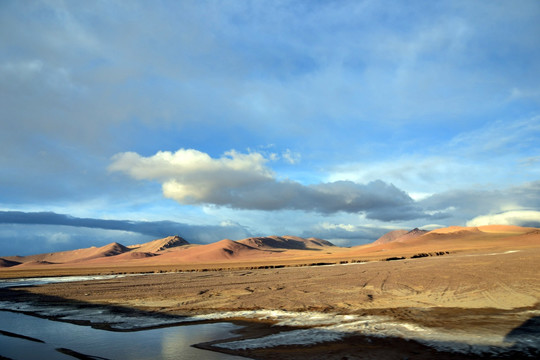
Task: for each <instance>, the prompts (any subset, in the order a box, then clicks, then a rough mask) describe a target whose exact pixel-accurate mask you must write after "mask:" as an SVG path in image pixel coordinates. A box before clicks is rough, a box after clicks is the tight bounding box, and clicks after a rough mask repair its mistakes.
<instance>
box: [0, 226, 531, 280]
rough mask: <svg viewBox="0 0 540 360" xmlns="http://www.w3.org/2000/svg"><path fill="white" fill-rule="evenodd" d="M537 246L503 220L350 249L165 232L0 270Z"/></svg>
mask: <svg viewBox="0 0 540 360" xmlns="http://www.w3.org/2000/svg"><path fill="white" fill-rule="evenodd" d="M539 245H540V229H536V228H525V227H517V226H502V225H490V226H480V227H455V226H453V227H448V228H441V229H436V230H432V231H425V230H419V229H413V230H410V231H407V230H396V231H391V232H389V233H387V234H385V235H383V236H382V237H381V238H379V239H377V240H376V241H375V242H373V243H371V244H367V245H362V246H355V247H352V248H343V247H338V246H334V245H333V244H332V243H331V242H328V241H326V240H322V239H317V238H307V239H305V238H301V237H295V236H266V237H252V238H247V239H242V240H238V241H233V240H229V239H225V240H221V241H218V242H215V243H211V244H205V245H199V244H189V243H188V242H187V241H186V240H184V239H182V238H181V237H179V236H170V237H166V238H163V239H157V240H153V241H150V242H148V243H145V244H140V245H133V246H129V247H126V246H123V245H121V244H118V243H112V244H108V245H105V246H102V247H98V248H96V247H92V248H87V249H78V250H72V251H64V252H57V253H49V254H39V255H31V256H25V257H20V256H14V257H3V258H1V259H0V269H1V270H2V271H12V270H13V271H15V270H16V269H21V270H22V269H31V268H35V269H41V270H40V271H43V269H49V268H50V269H53V268H62V269H67V268H70V269H75V268H108V267H114V268H119V267H145V268H160V269H161V268H166V269H169V268H171V269H178V268H181V269H190V268H193V269H195V268H200V267H201V266H202V265H204V266H205V267H217V268H221V267H234V266H248V265H249V264H251V265H253V264H255V265H257V264H258V265H257V266H262V265H272V266H273V265H280V264H285V265H291V264H316V263H317V264H318V263H339V262H356V261H371V260H386V259H405V258H407V259H408V258H415V257H417V256H420V255H421V256H436V255H442V254H444V255H447V254H459V253H469V254H474V253H479V252H485V253H488V252H505V251H517V250H522V249H527V248H530V247H538V246H539ZM201 264H202V265H201ZM251 265H249V266H251ZM173 266H174V268H173Z"/></svg>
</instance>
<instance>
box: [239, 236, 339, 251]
mask: <svg viewBox="0 0 540 360" xmlns="http://www.w3.org/2000/svg"><path fill="white" fill-rule="evenodd" d="M237 242H238V243H241V244H244V245H248V246H251V247H254V248H256V249H265V250H271V249H287V250H320V249H321V248H324V247H331V246H335V245H334V244H332V243H331V242H330V241H326V240H322V239H317V238H307V239H304V238H301V237H298V236H288V235H286V236H262V237H251V238H247V239H242V240H238V241H237Z"/></svg>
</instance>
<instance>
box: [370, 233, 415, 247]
mask: <svg viewBox="0 0 540 360" xmlns="http://www.w3.org/2000/svg"><path fill="white" fill-rule="evenodd" d="M408 232H409V231H408V230H403V229H399V230H393V231H390V232H387V233H386V234H384V235H383V236H381V237H380V238H378V239H377V240H375V241H374V242H373V243H372V244H373V245H381V244H386V243H389V242H392V241H394V240H396V239H397V238H399V237H400V236H403V235H405V234H406V233H408Z"/></svg>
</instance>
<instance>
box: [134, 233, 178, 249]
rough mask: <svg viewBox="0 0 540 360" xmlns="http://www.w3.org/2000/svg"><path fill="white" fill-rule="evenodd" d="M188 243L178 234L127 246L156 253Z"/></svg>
mask: <svg viewBox="0 0 540 360" xmlns="http://www.w3.org/2000/svg"><path fill="white" fill-rule="evenodd" d="M184 245H189V242H187V241H186V240H185V239H183V238H181V237H180V236H178V235H175V236H167V237H166V238H163V239H157V240H153V241H150V242H147V243H145V244H142V245H133V246H129V248H130V249H133V251H137V252H147V253H156V252H159V251H163V250H167V249H171V248H175V247H178V246H184Z"/></svg>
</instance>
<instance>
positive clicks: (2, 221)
mask: <svg viewBox="0 0 540 360" xmlns="http://www.w3.org/2000/svg"><path fill="white" fill-rule="evenodd" d="M538 34H540V3H539V2H538V1H535V0H531V1H526V0H523V1H517V2H507V1H489V2H487V1H484V2H480V1H437V2H433V1H408V2H402V1H387V2H380V1H272V2H268V1H232V0H231V1H155V2H147V1H125V2H124V1H114V2H113V1H107V2H100V1H95V2H84V3H81V2H76V1H24V2H22V1H7V0H6V1H2V2H1V3H0V49H1V51H0V108H1V109H2V113H1V115H0V130H1V131H0V148H1V154H2V155H1V157H0V256H3V255H14V254H30V253H38V252H47V251H58V250H64V249H73V248H78V247H85V246H91V245H101V244H105V243H108V242H111V241H119V242H121V243H123V244H133V243H139V242H143V241H149V240H152V239H154V238H157V237H160V236H166V235H171V234H179V235H181V236H184V237H185V238H186V239H188V240H189V241H192V242H198V243H206V242H212V241H217V240H220V239H223V238H231V239H240V238H243V237H247V236H254V235H271V234H277V235H285V234H290V235H299V236H317V237H322V238H325V239H327V240H330V241H334V242H336V243H337V244H340V245H346V246H352V245H358V244H363V243H366V242H368V241H372V240H374V239H376V238H377V237H378V236H380V235H382V234H383V233H384V232H386V231H389V230H393V229H397V228H413V227H423V228H426V229H430V228H435V227H441V226H449V225H482V224H489V223H501V224H516V225H532V226H540V145H539V144H540V141H539V140H540V85H539V82H538V79H540V37H539V36H538Z"/></svg>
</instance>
